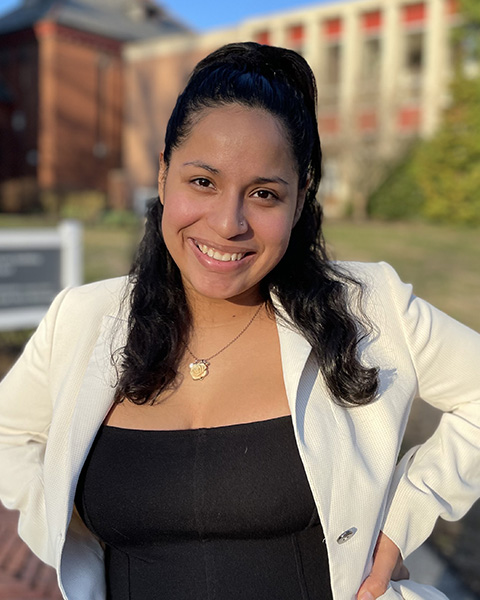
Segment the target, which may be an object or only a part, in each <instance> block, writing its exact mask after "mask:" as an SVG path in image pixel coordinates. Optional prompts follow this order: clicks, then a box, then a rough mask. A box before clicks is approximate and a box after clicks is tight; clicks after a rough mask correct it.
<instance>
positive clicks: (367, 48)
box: [361, 37, 382, 84]
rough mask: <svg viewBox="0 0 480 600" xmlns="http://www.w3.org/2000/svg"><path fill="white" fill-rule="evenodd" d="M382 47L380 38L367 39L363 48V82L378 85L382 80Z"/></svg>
mask: <svg viewBox="0 0 480 600" xmlns="http://www.w3.org/2000/svg"><path fill="white" fill-rule="evenodd" d="M381 54H382V45H381V41H380V38H378V37H372V38H367V39H366V40H364V42H363V46H362V69H361V72H362V80H363V81H365V82H368V83H369V84H371V83H374V82H376V83H378V82H379V79H380V60H381Z"/></svg>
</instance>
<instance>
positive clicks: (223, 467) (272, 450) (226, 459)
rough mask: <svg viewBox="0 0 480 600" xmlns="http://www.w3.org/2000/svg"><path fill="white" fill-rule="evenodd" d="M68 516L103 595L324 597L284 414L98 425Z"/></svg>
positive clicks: (316, 527) (320, 557)
mask: <svg viewBox="0 0 480 600" xmlns="http://www.w3.org/2000/svg"><path fill="white" fill-rule="evenodd" d="M76 505H77V509H78V511H79V513H80V515H81V517H82V518H83V520H84V522H85V523H86V525H87V527H88V528H89V529H90V530H91V531H92V532H93V533H94V534H95V535H96V536H98V537H99V538H100V539H101V540H102V541H103V542H104V543H105V544H106V552H105V557H106V559H105V560H106V573H107V588H108V598H109V599H110V600H157V599H158V600H190V599H192V600H193V599H199V600H200V599H201V600H253V599H259V598H265V599H272V600H273V599H275V600H330V599H331V597H332V596H331V591H330V582H329V574H328V563H327V555H326V549H325V544H324V543H323V532H322V527H321V525H320V522H319V518H318V513H317V510H316V508H315V503H314V500H313V497H312V493H311V491H310V487H309V485H308V481H307V478H306V475H305V471H304V468H303V465H302V462H301V460H300V456H299V454H298V449H297V446H296V442H295V436H294V433H293V427H292V422H291V418H290V417H279V418H276V419H270V420H268V421H258V422H255V423H245V424H239V425H230V426H224V427H214V428H210V429H193V430H175V431H138V430H131V429H121V428H116V427H109V426H102V427H101V428H100V430H99V432H98V434H97V436H96V439H95V441H94V444H93V446H92V448H91V450H90V453H89V456H88V458H87V461H86V462H85V465H84V467H83V470H82V473H81V476H80V479H79V483H78V486H77V493H76Z"/></svg>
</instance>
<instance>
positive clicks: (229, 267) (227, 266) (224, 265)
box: [188, 238, 255, 273]
mask: <svg viewBox="0 0 480 600" xmlns="http://www.w3.org/2000/svg"><path fill="white" fill-rule="evenodd" d="M188 242H189V245H190V247H191V248H192V252H193V254H194V256H195V257H196V259H197V260H198V262H199V263H200V264H201V265H202V266H203V267H205V268H206V269H208V270H209V271H215V272H217V273H231V272H232V271H237V270H241V269H244V268H245V267H246V266H248V265H249V264H250V263H251V262H252V261H253V260H254V256H255V254H248V255H247V256H244V257H243V258H241V259H240V260H230V261H221V260H217V259H215V258H213V257H211V256H208V254H204V253H203V252H202V251H201V250H200V249H199V248H198V247H197V244H205V245H206V246H210V247H211V248H215V249H216V250H219V251H221V252H229V253H230V254H234V253H235V252H236V253H237V254H238V253H239V252H242V251H243V252H252V251H251V250H241V249H240V248H234V249H232V248H231V247H230V248H229V247H228V246H221V245H213V244H208V243H207V242H204V241H202V240H200V239H199V238H195V239H193V238H189V239H188Z"/></svg>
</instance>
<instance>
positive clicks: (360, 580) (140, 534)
mask: <svg viewBox="0 0 480 600" xmlns="http://www.w3.org/2000/svg"><path fill="white" fill-rule="evenodd" d="M315 105H316V98H315V83H314V79H313V75H312V73H311V71H310V69H309V67H308V66H307V64H306V63H305V61H304V60H303V59H302V58H301V57H299V56H298V55H296V54H295V53H294V52H291V51H288V50H283V49H279V48H271V47H266V46H260V45H258V44H254V43H245V44H232V45H228V46H226V47H223V48H221V49H220V50H218V51H216V52H214V53H213V54H211V55H210V56H208V57H207V58H206V59H204V60H203V61H201V62H200V63H199V65H197V67H196V69H195V70H194V72H193V74H192V77H191V79H190V81H189V83H188V85H187V87H186V89H185V91H184V92H183V94H182V95H181V96H180V97H179V99H178V102H177V104H176V106H175V109H174V111H173V114H172V116H171V119H170V121H169V124H168V128H167V132H166V139H165V149H164V152H163V154H162V156H161V161H160V174H159V199H158V201H156V202H155V203H154V204H153V205H152V207H151V208H150V211H149V214H148V220H147V225H146V233H145V237H144V240H143V242H142V244H141V247H140V250H139V253H138V256H137V259H136V262H135V264H134V266H133V268H132V272H131V274H130V277H129V279H128V281H126V280H124V279H123V278H121V279H118V280H110V281H106V282H99V283H96V284H91V285H88V286H83V287H81V288H78V289H74V290H70V291H64V292H62V293H61V294H60V295H59V296H58V297H57V299H56V300H55V301H54V303H53V304H52V307H51V309H50V311H49V313H48V315H47V317H46V318H45V320H44V321H43V322H42V324H41V325H40V327H39V329H38V331H37V332H36V334H35V335H34V336H33V338H32V340H31V341H30V343H29V344H28V346H27V348H26V349H25V352H24V354H23V355H22V357H21V358H20V359H19V361H18V363H17V364H16V366H15V367H14V368H13V370H12V371H11V373H10V374H9V375H8V376H7V378H6V379H5V381H4V383H3V385H2V389H1V405H0V411H1V414H2V426H1V429H0V450H1V452H0V465H1V469H2V478H1V483H0V491H1V497H2V500H3V502H4V503H5V504H6V505H7V506H10V507H15V508H18V509H19V510H20V524H19V530H20V534H21V535H22V537H23V538H24V539H25V540H26V541H27V543H29V545H30V546H31V547H32V549H33V550H34V551H35V552H36V553H37V554H38V555H39V556H40V557H41V558H42V559H43V560H45V561H46V562H48V563H50V564H52V565H54V566H55V567H56V568H57V570H58V573H59V582H60V586H61V589H62V592H63V594H64V597H65V598H67V599H68V600H84V599H89V600H90V599H95V600H97V599H99V600H100V599H104V598H106V597H107V598H111V599H112V600H122V599H123V598H131V599H134V600H138V599H141V600H148V599H157V598H159V599H161V598H165V599H168V600H175V599H180V598H181V599H182V600H183V599H187V598H208V599H213V598H216V599H220V600H223V599H227V598H228V599H229V600H230V599H233V600H235V599H237V598H238V599H244V600H245V599H247V598H248V599H253V598H275V599H284V598H285V599H286V598H288V599H289V600H294V599H296V598H298V599H300V598H301V599H303V600H304V599H307V598H308V599H310V600H317V599H322V600H328V599H329V598H333V599H334V600H353V599H354V598H358V599H359V600H371V599H372V598H379V597H380V596H382V598H392V599H395V598H396V599H398V598H404V599H405V600H420V599H438V598H444V596H443V594H441V593H440V592H438V591H436V590H434V589H433V588H430V587H428V586H422V585H418V584H416V583H414V582H410V581H408V580H407V579H406V577H408V575H407V573H406V572H405V569H404V568H403V566H402V562H401V556H406V555H407V554H409V553H410V552H412V551H413V550H414V549H415V548H417V547H418V546H419V545H420V544H421V543H422V542H423V541H424V540H425V539H426V538H427V537H428V535H429V534H430V532H431V529H432V527H433V525H434V523H435V520H436V518H437V517H438V516H443V517H444V518H447V519H457V518H460V517H461V516H462V515H463V514H464V513H465V511H466V510H468V508H469V506H470V505H471V504H472V503H473V501H474V500H475V499H476V497H478V495H479V492H480V475H479V459H478V445H479V437H478V428H479V426H480V410H479V395H480V393H479V390H480V385H479V384H480V379H479V374H478V368H477V364H478V357H479V355H480V336H478V335H477V334H475V333H474V332H473V331H471V330H469V329H467V328H465V327H463V326H462V325H460V324H458V323H456V322H455V321H453V320H452V319H449V318H448V317H447V316H445V315H444V314H442V313H440V312H439V311H437V310H435V309H434V308H432V307H431V306H430V305H428V304H427V303H425V302H423V301H421V300H419V299H417V298H415V297H414V296H412V294H411V289H410V287H409V286H406V285H404V284H402V283H401V282H400V281H399V279H398V277H397V276H396V274H395V272H394V271H393V269H391V268H390V267H388V266H387V265H384V264H379V265H365V264H348V265H338V264H334V263H331V262H329V260H328V258H327V256H326V253H325V248H324V244H323V239H322V237H321V211H320V207H319V206H318V204H317V203H316V201H315V196H316V193H317V189H318V184H319V180H320V161H321V153H320V143H319V139H318V133H317V123H316V117H315ZM112 357H113V360H112ZM417 396H421V397H422V398H423V399H425V400H426V401H428V402H430V403H431V404H433V405H435V406H437V407H438V408H440V409H442V410H444V411H445V415H444V416H443V419H442V422H441V424H440V426H439V428H438V430H437V431H436V433H435V435H434V436H433V437H432V438H431V439H430V440H428V441H427V442H426V443H425V444H424V445H423V446H421V447H419V448H415V449H413V450H412V451H410V452H408V453H407V454H406V455H405V456H404V457H403V459H402V461H401V462H400V463H399V464H398V466H396V462H397V457H398V453H399V448H400V443H401V439H402V435H403V432H404V429H405V424H406V421H407V417H408V413H409V408H410V405H411V402H412V400H413V399H414V398H415V397H417ZM393 580H397V581H393Z"/></svg>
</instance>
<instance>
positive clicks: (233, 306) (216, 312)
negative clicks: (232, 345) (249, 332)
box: [187, 293, 264, 329]
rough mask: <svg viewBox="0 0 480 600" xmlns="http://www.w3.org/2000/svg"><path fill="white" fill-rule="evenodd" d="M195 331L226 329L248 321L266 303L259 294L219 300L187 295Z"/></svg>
mask: <svg viewBox="0 0 480 600" xmlns="http://www.w3.org/2000/svg"><path fill="white" fill-rule="evenodd" d="M187 299H188V302H189V306H190V310H191V313H192V318H193V326H194V328H195V329H197V328H198V329H203V328H212V327H225V326H226V325H235V324H236V323H237V322H238V321H241V320H244V319H248V318H249V317H251V316H252V315H253V314H254V312H255V311H256V310H257V309H258V307H259V306H260V305H262V304H263V303H264V300H263V298H262V297H261V296H260V294H259V293H255V294H249V295H248V296H246V295H245V296H243V297H236V298H229V299H217V298H205V297H198V296H194V295H192V294H187Z"/></svg>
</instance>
